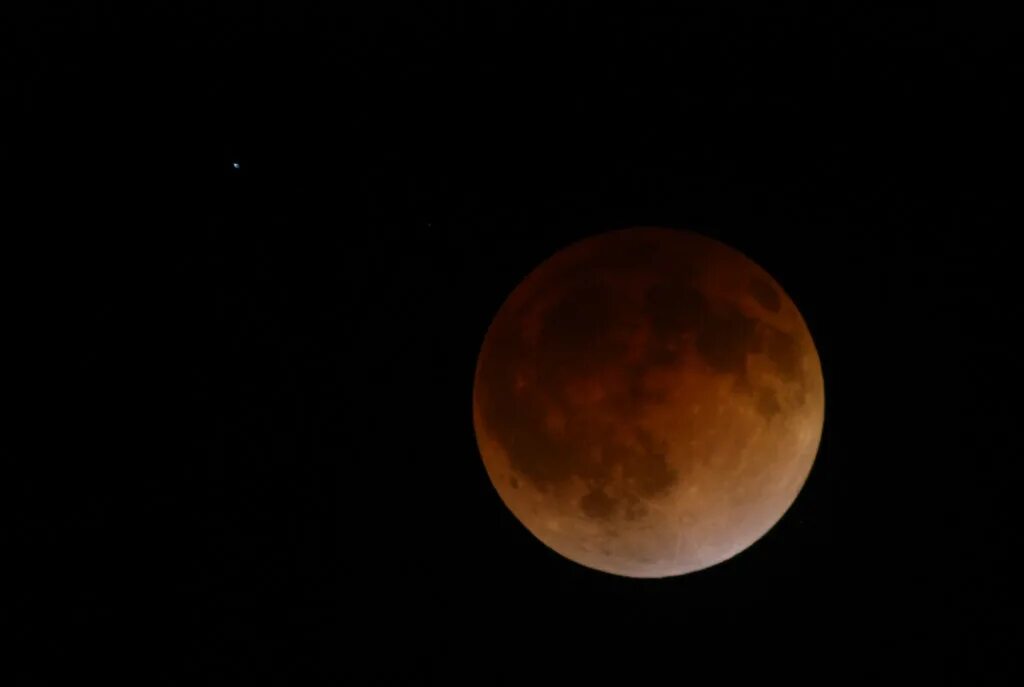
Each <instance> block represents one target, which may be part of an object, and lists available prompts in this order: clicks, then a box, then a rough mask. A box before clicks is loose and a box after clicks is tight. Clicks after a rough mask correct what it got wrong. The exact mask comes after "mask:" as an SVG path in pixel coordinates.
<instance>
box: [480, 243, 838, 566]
mask: <svg viewBox="0 0 1024 687" xmlns="http://www.w3.org/2000/svg"><path fill="white" fill-rule="evenodd" d="M473 413H474V427H475V429H476V437H477V443H478V445H479V448H480V452H481V455H482V457H483V461H484V465H485V467H486V469H487V473H488V475H489V477H490V479H491V481H492V482H493V484H494V486H495V488H496V489H497V491H498V494H499V495H500V496H501V498H502V500H503V501H504V503H505V504H506V505H507V506H508V508H509V509H510V510H511V511H512V513H513V514H514V515H515V516H516V517H517V518H518V519H519V520H520V521H521V522H522V523H523V525H525V526H526V528H527V529H528V530H529V531H530V532H532V533H533V534H534V535H535V536H536V537H537V538H538V539H539V540H540V541H542V542H543V543H544V544H546V545H547V546H549V547H550V548H552V549H554V550H555V551H557V552H558V553H560V554H562V555H563V556H565V557H566V558H569V559H570V560H573V561H575V562H577V563H580V564H582V565H585V566H587V567H590V568H594V569H597V570H602V571H605V572H608V573H613V574H617V575H624V576H629V577H667V576H672V575H681V574H684V573H687V572H692V571H695V570H700V569H702V568H707V567H709V566H712V565H715V564H717V563H719V562H721V561H724V560H726V559H728V558H730V557H732V556H734V555H736V554H737V553H739V552H741V551H743V550H744V549H746V548H747V547H749V546H750V545H751V544H753V543H754V542H755V541H757V540H758V539H759V538H760V537H761V536H763V535H764V534H765V533H766V532H767V531H768V530H769V529H771V527H772V526H773V525H774V524H775V523H776V522H777V521H778V520H779V518H781V517H782V515H783V513H784V512H785V511H786V510H787V509H788V508H789V507H790V505H791V504H792V503H793V501H794V500H795V499H796V496H797V493H798V492H799V491H800V489H801V487H802V486H803V484H804V482H805V481H806V479H807V476H808V473H809V472H810V469H811V465H812V463H813V462H814V458H815V455H816V453H817V450H818V444H819V442H820V439H821V432H822V425H823V422H824V382H823V379H822V372H821V364H820V361H819V359H818V354H817V351H816V349H815V346H814V342H813V341H812V339H811V335H810V332H809V331H808V329H807V325H806V323H805V322H804V320H803V318H802V317H801V315H800V313H799V311H798V310H797V308H796V306H795V305H794V304H793V302H792V300H791V299H790V298H789V297H788V296H787V295H786V293H785V292H784V291H783V290H782V289H781V288H780V287H779V285H778V284H777V283H776V282H775V280H774V279H772V277H771V276H770V275H769V274H768V273H766V272H765V271H764V270H763V269H761V268H760V267H759V266H758V265H756V264H755V263H754V262H752V261H751V260H749V259H748V258H746V257H745V256H744V255H742V254H741V253H739V252H737V251H736V250H733V249H732V248H729V247H728V246H725V245H723V244H722V243H719V242H717V241H714V240H712V239H710V238H707V237H704V236H701V235H699V234H696V233H692V232H685V231H679V230H673V229H662V228H631V229H623V230H619V231H613V232H608V233H605V234H601V235H597V236H594V237H591V238H588V239H585V240H583V241H580V242H578V243H576V244H573V245H571V246H569V247H567V248H565V249H564V250H562V251H561V252H559V253H557V254H555V255H554V256H553V257H551V258H549V259H548V260H546V261H545V262H543V263H542V264H541V265H540V266H539V267H537V268H536V269H535V270H534V271H533V272H532V273H531V274H529V275H528V276H527V277H526V279H525V280H524V281H523V282H522V283H521V284H519V286H517V287H516V288H515V289H514V290H513V292H512V293H511V295H510V296H509V297H508V298H507V300H506V301H505V302H504V304H503V305H502V306H501V308H500V309H499V311H498V313H497V315H496V316H495V318H494V321H493V322H492V324H491V326H490V327H489V328H488V330H487V334H486V336H485V337H484V341H483V346H482V348H481V351H480V355H479V359H478V361H477V367H476V375H475V380H474V387H473Z"/></svg>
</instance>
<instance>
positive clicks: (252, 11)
mask: <svg viewBox="0 0 1024 687" xmlns="http://www.w3.org/2000/svg"><path fill="white" fill-rule="evenodd" d="M376 4H377V3H355V5H356V6H355V7H345V8H339V7H340V6H341V3H337V5H339V7H335V6H334V5H335V4H334V3H276V2H263V3H196V4H194V5H191V4H179V3H135V4H134V5H133V7H132V8H130V9H124V10H122V9H115V6H114V4H113V3H101V2H92V3H76V4H75V5H74V8H62V9H58V8H56V7H53V6H47V5H46V4H43V3H41V4H34V3H33V4H31V5H29V6H27V8H26V9H25V11H23V12H15V13H14V14H13V15H12V19H11V20H10V22H9V25H10V26H11V27H12V28H13V36H14V39H13V40H12V41H10V42H9V44H8V49H7V50H8V52H10V53H12V54H13V56H14V58H15V59H14V60H13V62H12V64H13V66H14V75H15V78H14V81H13V84H14V85H13V87H12V89H11V93H12V94H13V96H14V98H13V102H14V105H13V110H14V112H15V114H16V115H17V116H16V120H17V125H16V126H15V127H13V128H12V129H10V130H9V136H8V137H7V138H8V140H7V142H6V143H5V144H4V145H5V146H6V147H7V150H8V151H9V152H10V153H11V155H10V156H8V159H10V160H12V161H13V166H14V170H13V171H15V172H16V177H17V179H18V182H17V183H15V184H14V185H12V186H10V187H9V191H10V197H11V198H12V199H13V200H14V201H27V203H26V204H27V205H28V208H27V209H28V212H26V213H24V214H23V215H22V214H18V215H17V219H16V221H15V222H14V223H12V226H14V227H16V228H17V229H16V230H15V232H12V233H14V234H15V236H16V237H17V238H18V239H22V238H24V239H26V240H25V242H24V243H25V251H24V252H23V253H21V254H23V255H25V256H26V257H25V259H24V260H21V259H16V262H17V263H19V265H18V266H19V267H27V270H26V276H25V277H24V278H21V277H19V278H18V279H17V280H16V281H17V283H18V284H20V286H19V287H17V288H15V289H13V290H12V291H11V292H10V293H12V294H13V295H14V299H15V301H17V304H20V305H22V306H24V305H25V304H27V305H28V307H27V308H25V309H26V311H27V312H28V313H29V314H30V315H31V325H29V326H26V327H13V328H12V330H13V331H12V332H11V336H12V337H13V338H14V339H15V340H16V341H17V342H24V343H26V344H27V346H26V348H27V349H28V350H29V351H30V353H31V354H32V355H30V356H26V357H25V358H20V357H19V358H16V359H15V361H14V363H13V364H14V365H16V366H17V367H18V370H17V371H19V372H27V373H28V376H29V377H30V379H31V388H32V389H33V392H32V393H30V394H26V396H25V397H24V401H23V402H22V403H20V404H19V407H20V410H22V411H26V414H27V415H36V416H38V417H42V418H43V422H42V428H41V429H40V430H38V431H36V432H35V434H34V441H33V442H32V446H33V450H32V451H30V452H25V453H24V454H23V458H24V460H18V461H16V463H17V464H18V466H19V467H21V466H22V465H24V468H25V469H24V470H23V471H21V470H19V471H18V472H17V474H16V479H15V480H14V484H15V486H16V489H17V490H18V493H19V494H20V496H21V497H22V498H19V499H17V500H16V502H15V503H16V504H17V519H16V520H15V521H14V525H13V530H14V534H15V545H16V546H17V547H18V548H16V549H15V551H14V553H13V555H12V557H11V559H10V560H11V561H12V565H13V566H15V567H16V568H17V570H18V571H19V572H23V573H24V575H23V577H19V579H23V580H24V584H22V585H20V586H19V587H18V588H17V589H18V597H19V601H18V604H17V605H18V608H19V610H22V609H23V610H25V611H26V613H25V617H26V618H27V619H30V620H26V622H25V623H24V624H23V626H22V627H23V631H22V632H21V633H20V635H21V639H22V640H24V641H25V642H26V643H27V645H28V646H29V647H32V648H35V649H40V648H41V649H43V651H42V655H43V656H44V658H42V659H41V660H39V661H36V662H33V663H31V664H30V665H27V666H26V667H25V669H24V672H23V673H22V676H23V682H22V683H20V684H51V683H50V682H46V678H45V677H44V676H45V675H46V674H48V673H49V672H51V671H53V670H60V669H63V668H67V667H69V666H71V667H77V668H76V669H77V670H78V671H79V673H80V674H81V675H89V674H101V675H102V674H110V672H111V671H121V670H128V671H131V672H132V674H133V675H135V676H137V677H138V678H139V679H140V680H141V681H142V683H147V684H154V685H155V684H204V683H206V682H209V683H210V684H243V683H244V684H250V683H251V682H252V681H253V680H255V679H258V678H259V677H263V678H268V677H270V678H273V679H279V680H284V679H285V678H288V679H290V680H293V682H283V681H279V682H276V684H305V685H314V684H341V683H344V682H351V683H352V684H378V683H380V684H424V683H430V684H446V685H447V684H457V683H461V682H467V681H468V682H467V683H468V684H482V685H483V684H546V683H548V682H554V681H556V680H558V681H561V682H562V683H563V684H564V683H565V682H566V679H569V678H571V679H569V684H577V683H583V681H584V680H586V682H589V683H597V684H602V683H605V682H608V683H612V682H614V683H616V684H621V682H622V679H627V680H628V683H632V682H639V680H646V679H656V678H657V679H673V680H679V681H690V680H693V681H696V680H705V679H707V678H710V677H714V678H715V679H717V680H720V681H725V682H726V683H731V682H733V681H738V680H739V679H741V678H743V679H747V678H757V679H759V680H761V681H770V682H774V681H775V680H777V679H785V680H788V681H790V682H791V681H793V680H796V681H797V682H801V683H803V682H806V683H808V684H846V683H850V684H853V683H856V684H864V682H863V680H864V679H870V680H871V681H872V682H873V683H874V684H884V683H889V682H893V683H895V682H901V683H907V681H908V680H909V681H911V682H910V683H914V684H923V683H924V681H933V680H940V681H942V680H945V681H947V682H949V683H950V684H1009V683H1013V682H1014V679H1013V676H1014V675H1015V674H1016V672H1017V671H1018V670H1019V659H1018V658H1017V655H1016V654H1017V653H1018V649H1017V647H1018V646H1019V628H1020V620H1019V610H1020V609H1019V582H1018V581H1017V576H1016V573H1015V571H1014V569H1013V567H1012V565H1011V559H1012V558H1013V556H1012V554H1013V551H1014V548H1015V547H1016V545H1017V544H1018V543H1019V540H1020V536H1019V533H1018V529H1017V525H1016V522H1015V519H1016V506H1015V499H1016V498H1017V494H1016V492H1017V491H1019V489H1018V488H1017V487H1018V486H1019V482H1018V481H1017V478H1016V475H1017V474H1018V473H1019V468H1018V467H1017V465H1016V463H1017V461H1018V460H1019V449H1018V448H1017V447H1018V442H1017V441H1016V437H1015V424H1014V423H1015V421H1016V419H1017V412H1016V409H1017V407H1018V406H1019V402H1018V401H1016V400H1014V397H1015V396H1016V395H1017V392H1016V389H1017V385H1016V382H1015V379H1016V376H1017V375H1019V372H1020V359H1019V357H1017V355H1016V339H1014V338H1013V337H1012V336H1011V332H1012V331H1014V329H1015V328H1016V327H1017V326H1019V325H1020V324H1021V316H1020V313H1021V307H1020V302H1019V297H1018V292H1019V291H1020V289H1019V286H1018V281H1019V278H1018V277H1017V274H1016V268H1017V263H1018V262H1019V259H1018V257H1017V253H1016V250H1017V249H1016V246H1017V244H1018V236H1017V234H1018V232H1019V226H1020V224H1019V222H1015V221H1014V220H1013V219H1012V218H1011V217H1010V209H1011V206H1010V202H1009V198H1010V191H1011V189H1016V188H1017V184H1016V183H1015V181H1016V180H1018V179H1019V173H1014V172H1012V171H1010V170H1012V168H1013V166H1014V165H1013V162H1014V160H1015V159H1018V157H1019V156H1018V155H1017V151H1018V150H1019V142H1020V141H1019V130H1018V126H1019V125H1017V123H1016V120H1015V117H1014V115H1013V113H1012V112H1011V107H1010V105H1011V101H1012V100H1013V92H1014V90H1016V87H1015V85H1014V84H1015V83H1019V77H1020V69H1019V67H1020V63H1019V62H1015V61H1014V60H1013V58H1012V55H1011V53H1010V49H1009V48H1010V47H1011V45H1010V40H1009V38H1010V29H1009V24H1008V22H1006V21H1005V18H1001V17H996V16H982V15H981V14H980V13H978V12H975V13H971V14H966V11H965V10H964V9H961V10H960V11H959V13H950V12H944V11H940V10H937V9H934V8H933V9H927V10H915V11H909V10H907V11H903V10H898V9H895V8H893V7H891V6H890V7H889V8H888V9H884V10H877V11H876V10H869V9H866V8H864V7H863V6H860V5H858V6H856V7H841V6H839V5H833V4H831V3H783V4H781V5H780V4H774V6H773V7H772V8H767V7H764V6H760V7H758V8H755V9H751V8H749V7H742V8H741V7H738V6H732V5H728V4H725V3H707V4H706V5H703V6H702V5H699V4H688V5H685V6H683V5H682V4H680V3H671V4H666V5H665V6H663V7H661V8H656V7H654V6H653V5H652V6H644V4H643V3H641V4H634V3H630V4H629V5H628V9H627V6H626V5H621V6H620V9H619V10H618V11H614V12H610V11H598V10H596V9H594V8H591V7H575V6H571V5H569V4H565V3H546V4H545V7H544V8H543V9H535V8H530V9H526V8H525V7H524V8H522V9H517V8H515V7H513V6H511V5H513V4H512V3H498V4H497V5H495V4H494V3H489V4H491V5H492V7H489V8H481V7H475V8H470V7H464V6H456V5H453V4H443V3H420V4H419V5H420V6H418V7H413V8H409V7H400V6H397V5H396V6H393V7H389V8H380V7H379V8H374V9H366V8H362V7H361V6H362V5H376ZM762 5H763V3H762ZM822 5H829V6H822ZM236 162H237V163H238V165H239V167H238V169H235V167H234V163H236ZM19 207H20V204H19ZM631 225H663V226H672V227H679V228H688V229H694V230H698V231H702V232H704V233H707V234H709V235H711V236H713V237H716V238H719V239H720V240H723V241H725V242H727V243H729V244H730V245H732V246H734V247H736V248H738V249H740V250H742V251H743V252H745V253H746V254H748V255H749V256H750V257H752V258H753V259H755V260H756V261H757V262H759V263H760V264H761V265H762V266H763V267H765V268H766V269H767V270H768V271H769V272H771V273H772V274H773V275H774V276H775V277H776V278H777V280H778V281H779V282H780V283H781V284H782V285H783V287H784V288H785V289H786V290H787V292H788V293H789V294H790V295H791V296H792V298H793V299H794V301H795V302H796V303H797V304H798V306H799V307H800V308H801V310H802V312H803V314H804V316H805V319H806V320H807V322H808V324H809V326H810V329H811V331H812V333H813V334H814V336H815V339H816V342H817V344H818V348H819V352H820V355H821V359H822V364H823V368H824V372H825V382H826V397H827V413H826V426H825V433H824V438H823V442H822V447H821V451H820V453H819V457H818V461H817V463H816V465H815V468H814V470H813V472H812V474H811V477H810V480H809V482H808V484H807V486H806V488H805V489H804V491H803V492H802V494H801V496H800V498H799V499H798V501H797V503H796V504H795V505H794V507H793V508H792V510H791V511H790V512H789V513H788V514H787V515H786V516H785V518H784V519H783V520H782V522H780V524H779V525H778V526H777V527H776V528H775V529H774V530H772V532H771V533H769V535H767V536H766V537H765V538H764V539H763V540H762V541H761V542H760V543H758V544H757V545H755V546H754V547H753V548H751V549H750V550H749V551H747V552H745V553H744V554H742V555H741V556H739V557H737V558H736V559H734V560H732V561H730V562H728V563H727V564H724V565H721V566H719V567H716V568H714V569H711V570H708V571H705V572H702V573H699V574H695V575H691V576H687V577H684V578H678V579H675V580H667V581H635V580H634V581H631V580H626V579H620V578H615V577H611V576H606V575H602V574H600V573H595V572H591V571H588V570H586V569H583V568H580V567H577V566H575V565H574V564H572V563H569V562H567V561H565V560H563V559H561V558H559V557H558V556H557V555H556V554H554V553H552V552H549V551H547V550H546V549H544V548H543V547H542V546H541V545H540V544H539V543H537V542H536V541H535V540H533V539H532V537H531V536H530V535H529V534H528V533H527V532H526V531H525V530H524V529H523V528H522V527H521V526H520V525H519V524H518V522H517V521H515V520H514V518H513V517H512V516H511V514H510V513H509V512H508V511H507V510H506V509H505V507H504V506H503V505H502V503H501V502H500V500H499V499H498V497H497V495H496V493H495V492H494V491H493V489H492V488H491V486H490V484H489V482H488V481H487V476H486V474H485V472H484V470H483V466H482V463H481V461H480V459H479V455H478V453H477V449H476V444H475V439H474V436H473V429H472V417H471V412H470V395H471V388H472V375H473V370H474V366H475V362H476V354H477V352H478V350H479V346H480V343H481V341H482V339H483V335H484V332H485V330H486V327H487V325H488V323H489V322H490V318H491V317H492V315H493V314H494V313H495V312H496V310H497V308H498V307H499V306H500V304H501V302H502V300H503V299H504V298H505V296H506V295H507V294H508V292H509V291H510V290H511V289H512V288H513V287H514V286H515V284H516V283H518V281H519V280H520V279H521V278H522V277H523V276H525V274H526V273H527V272H529V271H530V270H531V269H532V268H533V267H534V266H536V264H537V263H538V262H540V261H541V260H543V259H544V258H545V257H547V256H549V255H550V254H551V253H553V252H554V251H556V250H558V249H559V248H561V247H563V246H564V245H566V244H567V243H568V242H571V241H573V240H575V239H578V238H582V237H584V236H587V235H590V234H593V233H597V232H599V231H604V230H609V229H615V228H620V227H625V226H631ZM19 245H20V241H19ZM15 274H21V272H20V271H15ZM37 360H39V362H36V361H37ZM37 411H38V412H37ZM18 417H20V415H19V416H18ZM19 617H20V616H19ZM94 645H95V648H94ZM185 676H189V677H187V678H186V677H185ZM277 676H280V678H278V677H277ZM561 676H569V678H566V677H561ZM294 681H297V682H294Z"/></svg>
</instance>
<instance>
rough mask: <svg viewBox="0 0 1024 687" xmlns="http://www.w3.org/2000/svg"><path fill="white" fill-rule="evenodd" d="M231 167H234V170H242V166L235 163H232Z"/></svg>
mask: <svg viewBox="0 0 1024 687" xmlns="http://www.w3.org/2000/svg"><path fill="white" fill-rule="evenodd" d="M231 166H232V167H234V168H235V169H241V168H242V165H240V164H238V163H237V162H232V163H231Z"/></svg>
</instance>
